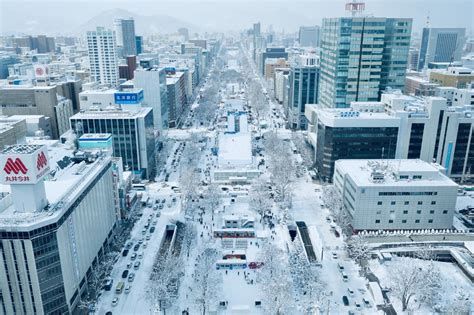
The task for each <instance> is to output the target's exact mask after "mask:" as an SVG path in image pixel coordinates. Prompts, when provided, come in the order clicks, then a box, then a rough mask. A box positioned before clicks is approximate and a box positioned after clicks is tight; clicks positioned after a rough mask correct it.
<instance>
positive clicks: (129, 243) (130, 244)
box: [125, 242, 133, 249]
mask: <svg viewBox="0 0 474 315" xmlns="http://www.w3.org/2000/svg"><path fill="white" fill-rule="evenodd" d="M132 246H133V243H132V242H128V243H127V245H125V249H130V248H132Z"/></svg>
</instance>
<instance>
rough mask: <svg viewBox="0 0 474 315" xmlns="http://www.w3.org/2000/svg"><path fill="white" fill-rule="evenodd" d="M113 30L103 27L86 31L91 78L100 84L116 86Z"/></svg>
mask: <svg viewBox="0 0 474 315" xmlns="http://www.w3.org/2000/svg"><path fill="white" fill-rule="evenodd" d="M116 46H117V44H116V41H115V32H114V31H112V30H109V29H106V28H103V27H97V29H96V30H95V31H88V32H87V48H88V52H89V62H90V72H91V79H92V80H93V81H96V82H99V83H101V84H110V85H111V86H116V85H117V83H118V77H119V76H118V63H117V55H116Z"/></svg>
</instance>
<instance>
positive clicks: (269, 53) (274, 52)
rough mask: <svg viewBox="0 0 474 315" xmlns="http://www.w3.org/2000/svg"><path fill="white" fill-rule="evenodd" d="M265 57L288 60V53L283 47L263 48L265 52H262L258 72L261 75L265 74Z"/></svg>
mask: <svg viewBox="0 0 474 315" xmlns="http://www.w3.org/2000/svg"><path fill="white" fill-rule="evenodd" d="M267 58H274V59H279V58H284V59H285V60H288V53H287V52H286V50H285V48H284V47H269V48H267V49H265V52H263V53H262V58H261V60H260V73H261V74H262V75H264V74H265V60H266V59H267Z"/></svg>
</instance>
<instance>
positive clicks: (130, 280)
mask: <svg viewBox="0 0 474 315" xmlns="http://www.w3.org/2000/svg"><path fill="white" fill-rule="evenodd" d="M133 280H135V274H134V273H133V272H131V273H130V274H129V275H128V282H133Z"/></svg>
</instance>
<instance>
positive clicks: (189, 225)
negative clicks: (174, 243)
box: [183, 221, 197, 258]
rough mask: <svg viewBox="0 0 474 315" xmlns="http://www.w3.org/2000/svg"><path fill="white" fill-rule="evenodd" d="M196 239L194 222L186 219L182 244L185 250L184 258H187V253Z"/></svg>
mask: <svg viewBox="0 0 474 315" xmlns="http://www.w3.org/2000/svg"><path fill="white" fill-rule="evenodd" d="M196 240H197V230H196V224H195V223H194V222H193V221H187V222H186V225H185V228H184V235H183V246H184V249H185V250H186V258H189V253H190V251H191V248H192V247H193V245H194V244H196Z"/></svg>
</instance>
